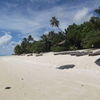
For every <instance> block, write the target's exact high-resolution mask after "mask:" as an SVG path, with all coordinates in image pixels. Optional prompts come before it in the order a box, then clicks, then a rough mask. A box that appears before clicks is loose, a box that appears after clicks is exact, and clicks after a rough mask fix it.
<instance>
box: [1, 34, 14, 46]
mask: <svg viewBox="0 0 100 100" xmlns="http://www.w3.org/2000/svg"><path fill="white" fill-rule="evenodd" d="M11 39H12V36H11V35H9V34H5V35H4V36H2V37H0V46H2V45H6V44H8V43H9V42H10V41H11Z"/></svg>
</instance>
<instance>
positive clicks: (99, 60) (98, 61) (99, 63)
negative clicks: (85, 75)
mask: <svg viewBox="0 0 100 100" xmlns="http://www.w3.org/2000/svg"><path fill="white" fill-rule="evenodd" d="M95 63H96V64H97V65H98V66H100V58H99V59H97V60H96V61H95Z"/></svg>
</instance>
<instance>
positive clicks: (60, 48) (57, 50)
mask: <svg viewBox="0 0 100 100" xmlns="http://www.w3.org/2000/svg"><path fill="white" fill-rule="evenodd" d="M64 50H65V48H64V47H60V46H56V47H51V51H53V52H60V51H64Z"/></svg>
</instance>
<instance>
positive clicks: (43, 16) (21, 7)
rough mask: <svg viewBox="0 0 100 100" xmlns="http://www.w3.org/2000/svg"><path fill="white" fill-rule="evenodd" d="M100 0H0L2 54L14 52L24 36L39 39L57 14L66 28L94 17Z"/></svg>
mask: <svg viewBox="0 0 100 100" xmlns="http://www.w3.org/2000/svg"><path fill="white" fill-rule="evenodd" d="M99 6H100V0H0V55H9V54H12V53H13V48H14V46H15V45H16V44H18V43H20V42H21V39H22V38H23V37H26V36H27V35H28V34H31V35H32V36H33V37H34V38H35V39H36V40H38V39H39V36H41V35H42V34H46V33H47V32H48V31H50V30H52V27H51V26H50V25H49V20H50V18H51V17H52V16H56V17H57V18H58V19H59V20H60V25H61V28H62V29H64V28H66V27H67V26H68V25H70V24H72V23H77V24H80V23H83V22H84V21H88V20H89V19H90V17H91V16H93V14H94V13H93V10H94V9H95V8H98V7H99Z"/></svg>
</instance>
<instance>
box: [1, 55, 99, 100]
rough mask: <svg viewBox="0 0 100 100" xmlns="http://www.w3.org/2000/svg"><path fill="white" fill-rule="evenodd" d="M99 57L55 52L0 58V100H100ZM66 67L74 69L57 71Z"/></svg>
mask: <svg viewBox="0 0 100 100" xmlns="http://www.w3.org/2000/svg"><path fill="white" fill-rule="evenodd" d="M98 58H100V56H92V57H90V56H82V57H75V56H70V55H56V56H54V55H53V53H47V54H44V55H43V56H40V57H35V55H34V56H30V57H27V56H8V57H0V100H100V66H98V65H96V64H95V63H94V62H95V60H96V59H98ZM67 64H75V67H74V68H72V69H64V70H59V69H57V68H56V67H59V66H61V65H67ZM5 87H11V89H8V90H7V89H5Z"/></svg>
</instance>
